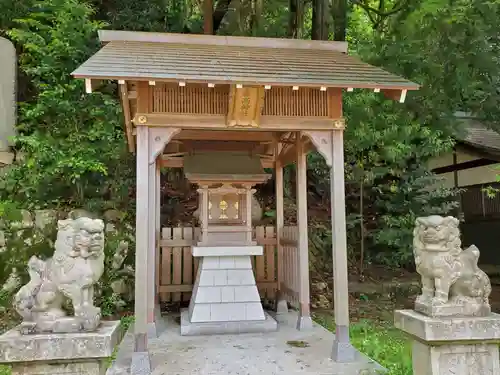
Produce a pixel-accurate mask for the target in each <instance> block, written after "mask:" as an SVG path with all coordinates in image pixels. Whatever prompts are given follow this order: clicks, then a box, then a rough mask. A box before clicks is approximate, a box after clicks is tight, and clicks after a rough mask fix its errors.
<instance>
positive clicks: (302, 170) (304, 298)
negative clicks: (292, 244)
mask: <svg viewBox="0 0 500 375" xmlns="http://www.w3.org/2000/svg"><path fill="white" fill-rule="evenodd" d="M295 147H296V152H297V181H296V184H297V230H298V241H297V250H298V252H299V266H298V267H299V319H298V321H297V329H299V330H305V329H310V328H312V320H311V312H310V306H309V305H310V295H309V239H308V233H307V230H308V226H307V163H306V156H307V154H306V152H305V149H304V142H303V141H302V134H301V132H297V137H296V142H295Z"/></svg>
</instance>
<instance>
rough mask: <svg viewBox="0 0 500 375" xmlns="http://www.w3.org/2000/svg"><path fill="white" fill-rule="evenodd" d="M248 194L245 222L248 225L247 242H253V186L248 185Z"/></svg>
mask: <svg viewBox="0 0 500 375" xmlns="http://www.w3.org/2000/svg"><path fill="white" fill-rule="evenodd" d="M245 189H246V196H245V198H246V199H245V222H246V227H247V229H246V230H247V232H246V242H247V243H251V242H252V230H253V229H252V195H253V193H255V190H253V189H252V187H251V186H246V187H245Z"/></svg>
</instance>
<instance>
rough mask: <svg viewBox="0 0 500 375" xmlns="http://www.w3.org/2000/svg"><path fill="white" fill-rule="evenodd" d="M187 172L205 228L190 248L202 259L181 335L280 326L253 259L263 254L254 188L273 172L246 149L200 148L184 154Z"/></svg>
mask: <svg viewBox="0 0 500 375" xmlns="http://www.w3.org/2000/svg"><path fill="white" fill-rule="evenodd" d="M184 174H185V176H186V178H187V179H188V180H189V181H190V182H192V183H195V184H197V185H198V187H199V188H198V193H199V202H200V224H201V225H200V228H201V232H200V237H199V238H197V239H195V246H193V247H192V254H193V257H199V258H200V261H199V265H198V272H197V275H196V280H195V283H194V287H193V294H192V297H191V302H190V304H189V309H188V310H184V311H183V312H182V315H181V334H182V335H190V334H207V333H211V334H215V333H245V332H265V331H270V330H275V329H277V322H276V321H275V320H274V319H273V318H272V317H271V316H270V315H269V314H266V313H265V312H264V309H263V308H262V303H261V300H260V296H259V291H258V290H257V284H256V282H255V277H254V274H253V270H252V263H251V259H250V257H251V256H255V255H262V254H263V248H262V246H258V245H257V243H256V242H255V241H254V239H253V227H252V198H253V194H254V193H255V189H254V186H255V185H256V184H259V183H263V182H265V181H266V180H268V179H269V178H270V177H271V175H269V174H266V173H264V171H263V169H262V164H261V162H260V158H259V157H258V156H256V155H251V154H249V153H248V152H223V151H222V152H221V151H212V152H206V151H205V152H196V150H194V151H192V153H191V155H186V156H185V159H184ZM222 322H224V324H221V323H222Z"/></svg>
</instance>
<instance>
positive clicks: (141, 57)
mask: <svg viewBox="0 0 500 375" xmlns="http://www.w3.org/2000/svg"><path fill="white" fill-rule="evenodd" d="M99 37H100V40H101V42H103V43H106V44H105V45H104V46H103V47H102V48H101V49H100V50H99V51H98V52H96V53H95V54H94V55H93V56H92V57H91V58H90V59H88V60H87V61H86V62H84V63H83V64H82V65H81V66H80V67H79V68H77V69H76V70H75V71H74V72H73V73H72V74H73V76H75V77H76V78H86V79H118V80H136V81H137V80H149V81H187V82H200V83H205V82H208V83H213V84H228V83H239V84H247V85H249V84H250V85H274V86H280V85H281V86H285V85H286V86H292V85H296V86H311V87H314V86H326V87H346V88H372V89H397V90H416V89H418V88H419V86H418V85H417V84H415V83H413V82H410V81H408V80H406V79H404V78H401V77H398V76H397V75H394V74H391V73H388V72H386V71H384V70H383V69H381V68H378V67H375V66H372V65H369V64H366V63H364V62H362V61H360V60H359V59H357V58H356V57H353V56H349V55H348V54H347V53H346V52H347V44H346V43H342V42H328V41H310V40H292V39H273V38H251V37H230V36H212V35H186V34H170V33H148V32H129V31H100V32H99Z"/></svg>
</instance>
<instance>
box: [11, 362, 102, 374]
mask: <svg viewBox="0 0 500 375" xmlns="http://www.w3.org/2000/svg"><path fill="white" fill-rule="evenodd" d="M105 373H106V362H105V361H104V360H99V359H94V360H92V361H81V362H58V363H46V362H28V363H16V364H14V365H13V366H12V375H104V374H105Z"/></svg>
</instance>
